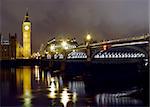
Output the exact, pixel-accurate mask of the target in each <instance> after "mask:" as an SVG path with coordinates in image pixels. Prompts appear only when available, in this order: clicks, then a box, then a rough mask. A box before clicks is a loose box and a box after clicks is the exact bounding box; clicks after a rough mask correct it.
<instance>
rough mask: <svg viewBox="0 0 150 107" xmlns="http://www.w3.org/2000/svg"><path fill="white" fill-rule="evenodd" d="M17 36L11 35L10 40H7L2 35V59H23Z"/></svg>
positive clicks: (0, 56)
mask: <svg viewBox="0 0 150 107" xmlns="http://www.w3.org/2000/svg"><path fill="white" fill-rule="evenodd" d="M18 44H19V43H18V42H17V35H16V34H15V35H11V34H9V39H8V40H5V39H4V38H3V36H2V35H0V59H1V60H9V59H16V58H19V57H22V52H21V48H22V47H19V48H18ZM18 53H19V54H18Z"/></svg>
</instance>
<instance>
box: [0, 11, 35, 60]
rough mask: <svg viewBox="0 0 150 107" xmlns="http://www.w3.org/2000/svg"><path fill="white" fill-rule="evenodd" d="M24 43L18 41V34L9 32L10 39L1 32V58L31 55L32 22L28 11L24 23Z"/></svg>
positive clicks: (22, 57) (27, 56) (19, 57)
mask: <svg viewBox="0 0 150 107" xmlns="http://www.w3.org/2000/svg"><path fill="white" fill-rule="evenodd" d="M22 38H23V41H22V45H21V44H20V43H19V42H18V41H17V34H16V33H15V34H13V35H12V34H9V39H8V40H5V39H4V38H3V35H2V34H0V60H10V59H28V58H30V56H31V52H32V46H31V22H30V20H29V15H28V12H26V15H25V17H24V20H23V23H22Z"/></svg>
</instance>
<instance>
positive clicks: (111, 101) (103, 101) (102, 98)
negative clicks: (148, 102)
mask: <svg viewBox="0 0 150 107" xmlns="http://www.w3.org/2000/svg"><path fill="white" fill-rule="evenodd" d="M96 103H97V104H98V105H99V106H102V105H103V106H114V105H120V106H121V105H124V106H128V105H130V106H133V105H142V101H141V100H137V99H132V98H130V97H116V94H110V93H104V94H98V95H97V96H96Z"/></svg>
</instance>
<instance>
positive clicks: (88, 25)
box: [2, 0, 148, 50]
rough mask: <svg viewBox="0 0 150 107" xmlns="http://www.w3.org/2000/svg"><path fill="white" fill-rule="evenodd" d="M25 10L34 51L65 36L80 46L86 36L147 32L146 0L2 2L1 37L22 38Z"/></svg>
mask: <svg viewBox="0 0 150 107" xmlns="http://www.w3.org/2000/svg"><path fill="white" fill-rule="evenodd" d="M27 7H28V8H29V15H30V16H31V18H30V19H31V21H32V29H33V31H32V37H33V48H34V49H35V50H37V49H38V48H39V47H40V44H41V43H43V42H46V41H48V39H49V38H51V37H54V36H57V35H60V34H66V33H67V34H70V35H73V36H75V37H76V38H77V40H78V41H79V42H82V40H83V36H84V35H85V34H86V33H87V32H91V33H92V34H93V35H94V37H95V39H96V40H102V39H115V38H123V37H127V36H134V35H141V34H143V33H147V32H148V0H13V1H12V0H4V1H3V2H2V22H3V23H2V32H3V33H4V34H5V33H6V32H17V34H18V35H19V38H21V28H20V27H21V22H22V20H23V17H24V15H25V10H26V8H27ZM39 38H40V39H39Z"/></svg>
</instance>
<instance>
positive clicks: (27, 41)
mask: <svg viewBox="0 0 150 107" xmlns="http://www.w3.org/2000/svg"><path fill="white" fill-rule="evenodd" d="M22 33H23V56H24V58H29V57H30V56H31V22H30V20H29V15H28V12H27V13H26V15H25V18H24V21H23V24H22Z"/></svg>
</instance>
